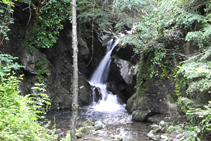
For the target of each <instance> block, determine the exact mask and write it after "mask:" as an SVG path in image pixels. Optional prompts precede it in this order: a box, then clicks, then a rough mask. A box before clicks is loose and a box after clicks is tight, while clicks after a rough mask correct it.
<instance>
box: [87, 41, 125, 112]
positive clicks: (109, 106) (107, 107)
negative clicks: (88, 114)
mask: <svg viewBox="0 0 211 141" xmlns="http://www.w3.org/2000/svg"><path fill="white" fill-rule="evenodd" d="M120 41H121V39H120V38H118V39H116V41H115V42H114V41H113V39H111V40H110V41H109V42H108V45H107V52H106V54H105V56H104V57H103V59H102V60H101V62H100V64H99V66H98V67H97V69H96V70H95V72H94V73H93V75H92V77H91V79H90V81H89V83H90V84H91V85H92V86H94V87H95V88H98V89H99V90H100V93H101V95H102V98H101V100H99V101H98V102H95V98H96V97H97V96H96V92H95V91H94V90H93V104H94V105H93V108H94V109H95V110H96V111H101V112H107V111H109V112H110V111H116V110H120V109H123V108H124V105H121V104H119V102H118V99H117V95H114V94H112V93H111V92H109V91H108V90H107V89H106V82H107V78H108V74H109V68H110V63H111V53H112V51H113V49H114V48H115V46H116V45H117V44H118V43H119V42H120Z"/></svg>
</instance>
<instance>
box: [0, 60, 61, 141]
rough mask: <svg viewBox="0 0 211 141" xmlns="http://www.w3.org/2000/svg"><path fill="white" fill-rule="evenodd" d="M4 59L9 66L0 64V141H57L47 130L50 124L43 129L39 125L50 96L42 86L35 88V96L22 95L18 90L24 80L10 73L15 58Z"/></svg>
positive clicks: (50, 131) (51, 131)
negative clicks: (41, 114)
mask: <svg viewBox="0 0 211 141" xmlns="http://www.w3.org/2000/svg"><path fill="white" fill-rule="evenodd" d="M1 58H3V59H1V60H4V61H5V62H9V64H8V65H6V67H3V65H2V64H0V68H1V73H0V79H1V80H0V90H1V91H0V118H1V120H0V140H2V141H14V140H27V141H29V140H49V141H53V140H56V138H57V136H55V135H54V131H53V130H50V129H47V125H43V126H41V125H40V123H39V122H38V119H39V118H41V116H38V114H40V113H43V111H45V110H44V109H43V105H44V104H45V105H48V104H49V102H48V97H47V96H46V95H45V94H43V90H44V89H43V88H41V86H42V85H36V87H34V88H33V89H34V90H36V92H35V93H34V94H33V95H32V94H31V95H27V96H21V95H19V94H20V90H19V88H18V87H19V83H20V80H21V79H22V78H21V77H16V76H15V74H13V73H10V72H9V71H8V70H9V69H10V68H13V67H10V64H11V65H12V64H13V62H12V59H13V57H11V56H9V58H6V57H5V56H3V57H2V56H1ZM4 68H6V69H5V70H4ZM2 72H4V73H2Z"/></svg>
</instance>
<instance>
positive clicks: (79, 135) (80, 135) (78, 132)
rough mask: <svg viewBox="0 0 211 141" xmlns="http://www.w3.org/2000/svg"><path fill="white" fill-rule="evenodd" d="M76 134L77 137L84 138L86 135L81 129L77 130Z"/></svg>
mask: <svg viewBox="0 0 211 141" xmlns="http://www.w3.org/2000/svg"><path fill="white" fill-rule="evenodd" d="M75 136H76V137H77V138H82V137H83V136H84V134H83V133H82V132H81V131H80V130H76V133H75Z"/></svg>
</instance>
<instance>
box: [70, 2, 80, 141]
mask: <svg viewBox="0 0 211 141" xmlns="http://www.w3.org/2000/svg"><path fill="white" fill-rule="evenodd" d="M76 18H77V17H76V0H72V48H73V86H72V87H73V100H72V118H71V122H72V124H71V141H75V140H76V136H75V128H76V120H77V116H78V56H77V55H78V41H77V24H76Z"/></svg>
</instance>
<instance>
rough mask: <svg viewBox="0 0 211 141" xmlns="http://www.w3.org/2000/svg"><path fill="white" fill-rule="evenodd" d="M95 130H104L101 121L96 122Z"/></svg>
mask: <svg viewBox="0 0 211 141" xmlns="http://www.w3.org/2000/svg"><path fill="white" fill-rule="evenodd" d="M94 128H95V130H99V129H103V128H105V125H104V124H103V123H102V122H101V121H96V122H95V125H94Z"/></svg>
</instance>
